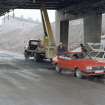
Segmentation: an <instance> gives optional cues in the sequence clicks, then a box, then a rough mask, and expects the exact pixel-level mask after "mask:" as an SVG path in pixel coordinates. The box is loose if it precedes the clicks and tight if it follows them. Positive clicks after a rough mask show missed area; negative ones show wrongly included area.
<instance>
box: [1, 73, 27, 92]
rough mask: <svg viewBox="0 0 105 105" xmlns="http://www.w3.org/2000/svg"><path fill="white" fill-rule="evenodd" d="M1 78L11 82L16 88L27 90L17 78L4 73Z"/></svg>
mask: <svg viewBox="0 0 105 105" xmlns="http://www.w3.org/2000/svg"><path fill="white" fill-rule="evenodd" d="M0 77H1V78H3V79H6V80H8V81H9V82H11V83H12V84H13V85H14V86H16V88H19V89H22V90H25V89H27V88H26V87H25V86H23V85H22V84H21V83H20V82H18V81H17V80H16V79H15V78H13V77H11V76H9V75H7V74H5V73H3V74H2V75H0Z"/></svg>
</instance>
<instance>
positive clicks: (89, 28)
mask: <svg viewBox="0 0 105 105" xmlns="http://www.w3.org/2000/svg"><path fill="white" fill-rule="evenodd" d="M101 24H102V14H98V15H97V14H93V15H90V16H87V17H85V18H84V43H88V42H90V43H100V41H101Z"/></svg>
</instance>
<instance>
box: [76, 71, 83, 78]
mask: <svg viewBox="0 0 105 105" xmlns="http://www.w3.org/2000/svg"><path fill="white" fill-rule="evenodd" d="M75 76H76V77H77V78H79V79H82V78H83V74H82V72H81V71H80V70H79V69H77V70H76V71H75Z"/></svg>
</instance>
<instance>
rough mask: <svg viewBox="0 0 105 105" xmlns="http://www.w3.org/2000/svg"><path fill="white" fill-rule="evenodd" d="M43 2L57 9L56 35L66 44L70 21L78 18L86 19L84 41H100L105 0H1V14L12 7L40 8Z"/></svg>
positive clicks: (48, 7)
mask: <svg viewBox="0 0 105 105" xmlns="http://www.w3.org/2000/svg"><path fill="white" fill-rule="evenodd" d="M42 4H44V5H45V6H46V8H47V9H54V10H56V29H57V30H56V35H57V36H58V38H59V40H60V41H62V42H64V43H65V44H66V45H67V44H68V29H69V21H70V20H74V19H78V18H83V20H84V42H85V43H86V42H100V39H101V24H102V13H104V12H105V0H0V15H4V14H5V13H6V12H8V11H9V10H11V9H40V8H41V5H42ZM75 37H76V36H75Z"/></svg>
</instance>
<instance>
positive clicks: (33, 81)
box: [0, 52, 105, 105]
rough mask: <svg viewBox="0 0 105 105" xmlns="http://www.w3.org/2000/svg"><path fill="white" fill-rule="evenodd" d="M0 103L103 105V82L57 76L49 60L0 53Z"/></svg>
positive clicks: (104, 85) (104, 94) (104, 95)
mask: <svg viewBox="0 0 105 105" xmlns="http://www.w3.org/2000/svg"><path fill="white" fill-rule="evenodd" d="M0 105H105V83H104V80H102V81H97V80H94V81H91V80H87V79H84V80H80V79H76V78H75V77H73V76H72V75H66V74H63V75H59V74H57V73H56V72H55V71H54V69H53V66H52V65H51V64H50V63H35V62H34V61H33V60H30V61H25V60H24V57H23V56H22V55H18V54H14V53H7V52H0Z"/></svg>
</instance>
